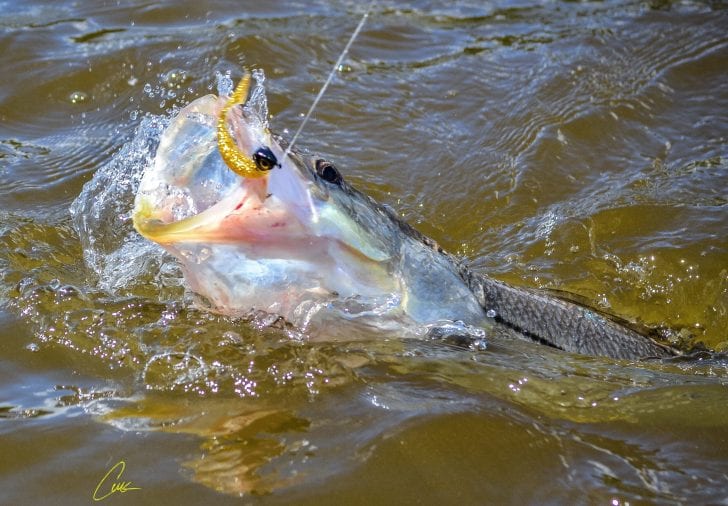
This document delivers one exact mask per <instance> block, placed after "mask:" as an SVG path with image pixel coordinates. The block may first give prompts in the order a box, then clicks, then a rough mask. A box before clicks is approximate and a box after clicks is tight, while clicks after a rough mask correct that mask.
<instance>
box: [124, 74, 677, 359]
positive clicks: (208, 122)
mask: <svg viewBox="0 0 728 506" xmlns="http://www.w3.org/2000/svg"><path fill="white" fill-rule="evenodd" d="M253 80H254V83H253ZM264 81H265V76H264V75H263V73H262V71H254V72H253V73H252V79H251V74H250V73H247V72H246V73H245V74H244V76H243V78H242V79H241V81H240V83H239V85H238V86H237V87H236V88H235V90H234V91H233V92H232V93H231V94H229V96H225V95H224V94H221V96H217V95H214V94H210V95H206V96H203V97H200V98H197V99H195V100H194V101H192V102H190V103H189V104H188V105H187V106H185V107H184V108H182V109H181V110H180V111H179V112H178V113H177V114H176V116H174V117H173V118H172V119H171V120H170V122H169V125H168V126H167V127H166V129H165V130H164V132H163V133H162V135H161V137H160V140H159V145H158V148H157V152H156V156H155V157H154V160H153V162H152V163H150V164H149V166H148V167H146V168H145V170H144V173H143V175H142V178H141V181H140V183H139V187H138V190H137V193H136V196H135V201H134V209H133V213H132V218H133V223H134V227H135V228H136V230H137V231H138V232H139V233H140V234H141V235H142V236H144V237H145V238H147V239H149V240H151V241H153V242H155V243H157V244H159V245H160V246H161V247H162V248H164V249H165V250H166V251H167V252H169V253H170V254H172V255H173V256H174V257H176V258H177V260H178V261H179V263H180V265H181V268H182V271H183V274H184V278H185V280H186V283H187V285H188V287H189V289H190V290H191V291H192V292H193V293H194V294H196V296H197V297H198V301H199V303H200V304H202V305H203V306H204V307H205V308H207V309H208V310H210V311H213V312H217V313H222V314H227V315H232V316H241V317H245V316H250V315H251V314H269V315H275V316H276V317H279V318H282V319H283V320H284V321H285V322H287V323H288V324H289V325H291V326H292V327H294V328H296V329H300V331H301V335H305V336H306V337H307V338H310V339H322V340H327V339H330V340H339V339H357V338H361V337H367V336H371V335H372V333H373V332H374V333H377V334H378V335H383V336H393V335H395V336H398V337H414V338H441V339H443V340H447V341H454V342H458V343H463V342H467V343H470V344H471V345H472V343H476V344H477V346H479V347H481V348H484V347H487V345H488V344H487V343H488V342H489V341H490V340H492V339H497V338H498V337H499V336H502V335H506V334H507V335H509V336H510V335H515V336H517V337H518V338H521V339H525V340H529V341H533V342H535V343H539V344H543V345H547V346H550V347H553V348H558V349H560V350H563V351H566V352H572V353H579V354H586V355H594V356H603V357H609V358H613V359H632V360H634V359H643V358H653V357H656V358H659V357H668V356H672V355H675V354H676V353H678V352H677V351H676V350H674V349H673V348H671V347H670V346H668V345H665V344H662V343H660V342H658V341H656V340H655V339H652V337H651V336H650V335H648V334H646V333H644V332H641V331H639V329H637V328H635V327H634V326H633V325H631V324H629V323H628V322H625V321H623V320H620V319H619V318H617V317H615V316H612V315H609V314H606V313H603V312H601V311H598V310H596V309H594V308H591V307H588V306H587V305H584V304H580V303H577V302H575V301H574V300H569V299H567V298H562V297H556V296H554V295H553V294H549V293H547V292H543V291H538V290H535V289H530V288H524V287H517V286H512V285H509V284H506V283H504V282H502V281H499V280H496V279H494V278H492V277H489V276H487V275H485V274H482V273H478V272H475V271H473V270H472V269H471V268H470V267H469V266H468V264H467V262H466V261H465V260H464V259H462V258H459V257H456V256H455V255H452V254H450V253H448V252H447V251H445V250H444V249H443V248H442V247H441V246H440V245H438V243H437V242H436V241H434V240H433V239H430V238H429V237H426V236H425V235H423V234H422V233H420V232H419V231H417V230H416V229H415V228H414V227H412V226H411V225H409V224H407V223H406V222H405V221H403V220H402V219H400V217H399V216H397V214H396V212H395V211H394V210H393V209H392V208H391V207H389V206H385V205H382V204H380V203H378V202H376V201H375V200H374V199H372V198H371V197H369V196H368V195H366V194H364V193H362V192H360V191H359V190H357V189H356V188H354V187H353V186H352V185H351V184H349V182H348V181H347V180H346V179H345V178H344V176H343V174H342V172H341V171H340V170H339V169H338V168H337V167H336V165H335V164H334V163H333V162H332V161H330V160H327V159H325V158H322V157H319V156H317V155H315V154H310V153H308V152H306V151H304V150H300V149H289V145H288V143H287V141H286V140H285V139H284V138H283V137H282V136H279V135H277V134H275V133H273V132H272V131H271V130H270V128H269V124H268V119H269V118H268V109H267V102H266V97H265V87H264ZM506 331H507V332H506Z"/></svg>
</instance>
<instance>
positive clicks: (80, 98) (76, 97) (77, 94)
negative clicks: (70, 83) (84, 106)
mask: <svg viewBox="0 0 728 506" xmlns="http://www.w3.org/2000/svg"><path fill="white" fill-rule="evenodd" d="M68 100H70V101H71V103H72V104H80V103H82V102H85V101H86V100H88V95H87V94H86V93H84V92H82V91H74V92H72V93H71V94H70V95H68Z"/></svg>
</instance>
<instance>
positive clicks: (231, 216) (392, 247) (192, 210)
mask: <svg viewBox="0 0 728 506" xmlns="http://www.w3.org/2000/svg"><path fill="white" fill-rule="evenodd" d="M230 101H231V99H230V98H229V97H217V96H215V95H208V96H205V97H202V98H199V99H197V100H195V101H193V102H191V103H190V104H189V105H187V106H186V107H185V108H183V109H182V110H180V111H179V113H178V114H177V115H176V116H175V117H174V118H172V119H171V121H170V123H169V125H168V126H167V127H166V129H165V130H164V132H163V133H162V135H161V138H160V141H159V146H158V148H157V152H156V156H155V158H154V160H153V161H152V163H151V164H150V165H149V166H148V167H147V168H146V170H145V172H144V174H143V176H142V179H141V181H140V185H139V188H138V191H137V194H136V199H135V204H134V210H133V223H134V226H135V228H136V229H137V231H138V232H139V233H140V234H141V235H143V236H144V237H146V238H148V239H150V240H152V241H154V242H156V243H158V244H159V245H161V246H162V247H163V248H164V249H166V250H167V251H168V252H170V253H172V254H173V255H174V256H175V257H177V259H178V260H179V261H180V263H181V264H182V267H183V271H184V275H185V278H186V280H187V282H188V284H189V285H190V287H191V288H192V290H193V291H194V292H196V293H197V294H199V295H201V296H202V297H203V298H204V299H205V300H206V301H207V302H208V303H209V306H210V307H211V308H212V309H214V310H217V311H220V312H223V313H229V314H242V313H246V312H248V311H250V310H251V309H252V310H260V311H265V312H270V313H276V314H279V315H282V316H284V317H286V318H287V319H289V320H292V321H296V320H297V319H298V320H300V319H301V315H300V314H299V313H305V312H306V311H304V309H303V308H306V307H311V306H312V305H315V304H319V305H320V304H322V303H327V302H330V301H331V300H332V299H339V300H340V299H342V298H347V297H359V298H362V297H363V298H375V299H377V300H390V299H391V297H397V293H399V292H401V290H400V286H399V282H398V280H397V279H396V277H393V276H392V275H391V274H392V271H393V269H394V268H395V264H396V262H397V258H398V248H399V245H398V244H397V241H396V237H395V238H394V240H392V239H391V238H387V231H386V227H387V226H390V227H391V224H390V225H387V224H385V229H384V230H382V229H381V225H382V222H383V221H385V222H386V219H384V218H383V216H381V215H380V214H381V213H377V211H376V210H373V209H372V208H371V206H370V203H369V200H370V199H368V197H365V196H364V195H362V194H360V193H359V192H357V191H356V190H354V189H353V188H351V187H350V186H349V185H348V184H347V183H346V182H345V181H344V179H343V177H342V176H341V173H340V172H339V171H338V170H337V169H336V167H335V166H334V165H333V164H332V163H331V162H329V161H326V160H324V159H322V158H320V157H317V156H311V155H308V154H303V153H300V152H289V153H286V149H285V147H286V144H285V142H284V141H283V140H282V139H281V138H279V137H277V136H276V135H274V134H273V133H271V131H270V130H269V129H268V123H267V119H268V118H267V117H266V116H267V106H266V104H265V93H264V91H263V90H262V83H260V82H258V83H256V84H255V86H254V88H253V90H252V93H251V98H250V99H249V100H247V101H245V103H244V104H239V105H235V106H233V107H229V108H228V110H226V107H228V106H229V104H230ZM221 118H223V123H224V124H223V126H222V128H225V129H226V130H225V132H224V133H223V134H222V135H225V133H227V134H229V136H230V138H231V139H232V143H233V149H234V152H233V153H232V154H230V153H228V157H227V158H226V157H225V149H224V146H222V143H221V139H220V135H221V133H220V123H221ZM231 156H232V157H235V156H238V157H240V159H242V163H243V164H245V167H243V168H242V169H240V170H235V169H236V167H235V166H233V167H231V165H234V164H233V162H234V160H233V162H231V161H230V159H229V158H230V157H231ZM261 165H262V167H261Z"/></svg>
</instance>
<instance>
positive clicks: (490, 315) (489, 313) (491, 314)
mask: <svg viewBox="0 0 728 506" xmlns="http://www.w3.org/2000/svg"><path fill="white" fill-rule="evenodd" d="M485 316H487V317H488V318H495V317H496V316H498V313H496V312H495V309H489V310H487V311H486V312H485Z"/></svg>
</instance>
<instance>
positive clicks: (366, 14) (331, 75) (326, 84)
mask: <svg viewBox="0 0 728 506" xmlns="http://www.w3.org/2000/svg"><path fill="white" fill-rule="evenodd" d="M374 2H375V0H372V1H371V2H369V5H368V6H367V9H366V11H364V15H363V16H362V17H361V20H360V21H359V24H358V25H357V27H356V29H355V30H354V33H352V34H351V37H349V42H347V43H346V46H344V50H343V51H342V52H341V54H340V55H339V59H338V60H336V63H334V68H332V69H331V72H329V76H328V77H327V78H326V81H325V82H324V84H323V86H321V89H320V90H319V92H318V95H316V98H315V99H314V100H313V103H312V104H311V107H309V109H308V112H307V113H306V116H304V117H303V121H301V124H300V125H299V126H298V130H296V133H295V134H293V138H292V139H291V142H290V144H288V147H287V148H286V152H285V153H283V159H284V160H285V159H286V157H287V156H288V154H289V153H290V152H291V148H293V145H294V144H295V143H296V140H297V139H298V135H299V134H300V133H301V131H302V130H303V127H304V126H306V122H308V118H310V117H311V113H312V112H313V110H314V109H315V108H316V106H317V105H318V103H319V100H321V97H322V96H323V95H324V93H325V92H326V88H328V87H329V84H330V83H331V80H332V79H333V78H334V74H336V69H338V68H339V66H340V65H341V63H342V62H343V61H344V58H345V57H346V54H347V53H348V52H349V48H350V47H351V45H352V44H353V43H354V39H356V38H357V36H358V35H359V32H361V29H362V28H363V27H364V23H365V22H366V20H367V18H368V17H369V12H370V11H371V10H372V6H373V5H374Z"/></svg>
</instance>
